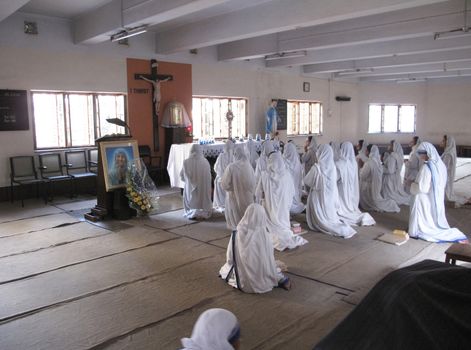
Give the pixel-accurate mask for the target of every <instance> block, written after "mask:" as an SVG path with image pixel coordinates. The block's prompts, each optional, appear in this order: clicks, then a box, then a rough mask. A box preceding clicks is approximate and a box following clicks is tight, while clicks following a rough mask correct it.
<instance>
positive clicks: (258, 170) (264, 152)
mask: <svg viewBox="0 0 471 350" xmlns="http://www.w3.org/2000/svg"><path fill="white" fill-rule="evenodd" d="M273 152H275V149H274V148H273V143H272V142H271V141H269V140H267V141H264V142H263V143H262V148H261V152H260V157H259V158H258V160H257V166H256V167H255V180H256V182H257V183H258V181H259V180H260V177H261V175H262V172H264V171H266V170H267V164H268V157H269V155H270V154H272V153H273Z"/></svg>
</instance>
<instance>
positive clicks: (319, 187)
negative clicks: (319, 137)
mask: <svg viewBox="0 0 471 350" xmlns="http://www.w3.org/2000/svg"><path fill="white" fill-rule="evenodd" d="M316 156H317V160H318V163H317V164H314V165H313V166H312V168H311V170H309V173H307V175H306V176H305V177H304V183H305V184H306V185H307V186H309V188H310V191H309V196H308V197H307V209H306V219H307V224H308V225H309V227H310V228H311V229H312V230H319V231H321V232H324V233H327V234H329V235H333V236H340V237H343V238H350V237H352V236H353V235H354V234H355V233H356V231H355V230H354V229H353V228H351V227H350V225H348V224H345V223H343V222H341V221H340V217H339V216H338V214H337V210H338V209H339V194H338V189H337V169H336V168H335V163H334V156H333V151H332V147H330V146H329V145H320V146H319V148H318V149H317V154H316Z"/></svg>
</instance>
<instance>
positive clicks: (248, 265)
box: [219, 203, 284, 293]
mask: <svg viewBox="0 0 471 350" xmlns="http://www.w3.org/2000/svg"><path fill="white" fill-rule="evenodd" d="M235 237H236V239H235V251H236V252H235V257H236V263H237V271H238V275H239V283H240V287H241V288H242V290H243V291H244V292H246V293H266V292H269V291H271V290H272V289H273V287H276V286H277V285H278V282H279V281H280V280H282V279H283V278H284V276H283V274H282V273H281V271H280V269H279V268H278V267H277V266H276V263H275V255H274V251H273V242H272V239H271V237H270V235H269V234H268V231H267V216H266V213H265V209H264V208H263V207H262V206H261V205H259V204H256V203H253V204H250V205H249V207H248V208H247V211H246V212H245V214H244V216H243V218H242V220H241V221H240V223H239V225H238V226H237V232H236V234H235ZM233 256H234V255H233V251H232V237H231V240H230V241H229V244H228V246H227V253H226V263H225V264H224V266H222V267H221V269H220V270H219V274H220V276H221V278H223V279H226V277H227V275H228V274H229V273H230V271H231V268H232V265H233ZM228 283H229V284H230V285H231V286H233V287H237V283H236V279H235V277H234V273H232V272H231V277H230V278H229V280H228Z"/></svg>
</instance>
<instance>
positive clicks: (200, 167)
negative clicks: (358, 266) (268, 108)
mask: <svg viewBox="0 0 471 350" xmlns="http://www.w3.org/2000/svg"><path fill="white" fill-rule="evenodd" d="M314 145H315V143H314ZM252 146H253V145H252ZM276 146H278V145H274V144H273V143H272V142H271V141H266V142H264V144H263V145H262V151H261V155H260V157H259V158H258V159H257V160H256V161H254V162H250V161H249V157H250V151H248V150H247V149H246V148H245V149H244V148H242V147H234V145H233V144H232V142H230V141H228V143H227V144H226V147H225V151H224V153H222V154H221V155H220V156H219V158H218V160H217V161H216V165H215V170H216V174H217V176H216V179H215V186H214V191H215V192H214V198H215V202H216V201H218V203H217V206H218V207H222V206H223V207H224V208H223V209H224V213H225V217H226V223H227V227H228V228H229V229H230V230H231V231H233V235H232V237H231V240H230V242H229V245H228V249H227V261H226V264H225V265H224V266H223V267H222V268H221V270H220V275H221V277H222V278H224V279H226V280H227V282H228V283H229V284H231V285H233V286H234V287H237V288H240V289H241V290H244V291H246V292H252V293H264V292H267V291H270V290H271V289H272V288H273V287H275V286H282V287H285V288H287V289H288V288H289V280H287V279H286V277H285V276H283V274H282V273H281V270H280V267H279V266H277V265H276V263H275V259H274V251H273V249H277V250H278V251H283V250H285V249H293V248H295V247H298V246H301V245H303V244H306V243H307V241H306V240H305V239H304V238H303V237H301V236H299V235H295V234H293V232H292V230H291V225H290V214H299V213H300V212H302V211H303V210H304V204H303V203H302V201H301V194H302V186H303V185H304V186H305V188H307V189H308V190H309V193H308V198H307V205H306V219H307V223H308V226H309V228H311V229H312V230H317V231H321V232H324V233H327V234H330V235H334V236H339V237H343V238H350V237H352V236H353V235H355V233H356V231H355V229H354V228H352V226H368V225H374V224H375V220H374V219H373V218H372V217H371V215H370V214H368V213H363V212H361V211H360V209H359V204H360V206H361V207H362V208H363V209H366V210H373V211H386V212H399V211H400V208H399V206H398V204H406V202H408V203H407V204H409V203H410V219H409V235H410V236H411V237H417V238H422V239H425V240H428V241H432V242H441V241H446V242H457V241H465V240H466V236H465V235H464V234H463V233H462V232H461V231H459V230H458V229H456V228H450V227H449V225H448V222H447V220H446V217H445V207H444V197H445V186H446V184H447V169H446V167H445V165H444V164H443V162H442V160H441V159H440V157H439V155H438V153H437V151H436V149H435V147H434V146H433V145H431V144H430V143H427V142H421V143H419V144H418V145H416V147H415V148H414V149H413V151H414V153H417V154H414V155H411V158H412V157H413V156H414V157H417V159H419V160H420V158H422V160H421V161H420V162H419V164H420V167H419V171H418V174H417V176H416V178H415V179H414V181H413V182H411V183H410V193H411V194H410V195H409V194H408V193H406V192H405V191H404V190H403V186H402V185H401V184H402V182H401V177H400V171H401V169H402V167H403V153H402V147H401V146H400V144H399V143H397V142H395V141H394V142H391V146H390V149H389V150H390V151H391V153H390V154H389V156H387V157H386V159H383V162H384V164H382V162H381V157H380V154H379V149H378V147H377V146H375V145H368V146H367V147H365V146H363V147H362V149H361V152H362V157H363V158H361V159H362V165H363V166H362V167H361V169H360V170H358V163H357V158H356V157H355V154H354V149H353V145H352V144H351V143H350V142H343V143H342V144H341V145H338V144H337V145H336V144H333V146H334V148H335V156H334V150H333V148H332V147H331V146H330V145H327V144H324V145H320V146H319V147H317V146H313V145H309V146H307V147H306V150H307V152H309V153H310V155H309V156H308V157H304V158H305V159H308V160H312V158H315V160H316V161H315V162H314V163H313V164H311V167H310V168H309V170H308V172H307V173H305V170H306V168H305V169H303V167H302V164H301V162H300V160H299V156H298V155H297V152H296V147H295V146H294V144H292V143H287V144H286V146H285V150H284V154H283V155H282V154H281V152H279V151H277V150H276V148H278V147H276ZM314 150H315V154H313V152H314ZM307 152H306V153H307ZM253 159H254V158H253ZM254 166H255V169H254ZM181 177H182V179H183V181H184V182H185V188H184V195H183V206H184V215H185V217H187V218H190V219H206V218H208V217H210V215H211V211H212V207H213V203H212V202H211V173H210V166H209V163H208V161H207V160H206V158H205V157H204V156H203V153H202V149H201V146H200V145H193V146H192V149H191V152H190V156H189V158H188V159H186V160H185V161H184V163H183V168H182V171H181ZM383 195H384V196H383ZM391 197H393V198H391ZM222 199H223V200H224V202H223V203H221V202H222Z"/></svg>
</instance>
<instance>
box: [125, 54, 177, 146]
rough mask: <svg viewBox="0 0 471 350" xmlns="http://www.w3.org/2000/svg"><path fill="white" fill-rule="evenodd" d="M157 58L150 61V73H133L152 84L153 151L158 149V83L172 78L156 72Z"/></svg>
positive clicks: (136, 77)
mask: <svg viewBox="0 0 471 350" xmlns="http://www.w3.org/2000/svg"><path fill="white" fill-rule="evenodd" d="M158 66H159V64H158V63H157V60H151V61H150V67H151V74H135V75H134V79H137V80H144V81H146V82H148V83H150V84H152V126H153V128H152V129H153V138H154V151H159V148H160V146H159V112H160V100H161V97H162V96H161V93H160V88H161V87H160V84H161V83H162V82H165V81H171V80H173V76H172V75H168V74H158V72H157V71H158Z"/></svg>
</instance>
